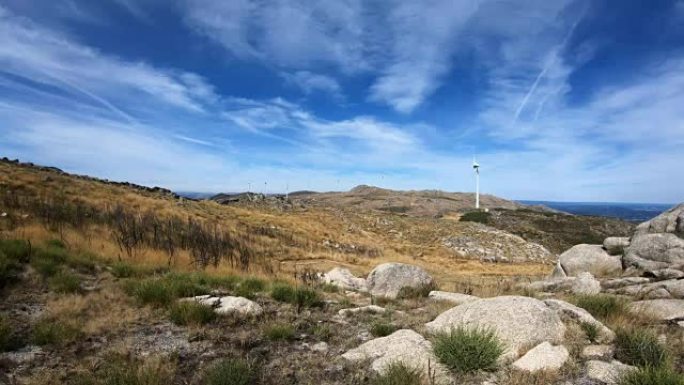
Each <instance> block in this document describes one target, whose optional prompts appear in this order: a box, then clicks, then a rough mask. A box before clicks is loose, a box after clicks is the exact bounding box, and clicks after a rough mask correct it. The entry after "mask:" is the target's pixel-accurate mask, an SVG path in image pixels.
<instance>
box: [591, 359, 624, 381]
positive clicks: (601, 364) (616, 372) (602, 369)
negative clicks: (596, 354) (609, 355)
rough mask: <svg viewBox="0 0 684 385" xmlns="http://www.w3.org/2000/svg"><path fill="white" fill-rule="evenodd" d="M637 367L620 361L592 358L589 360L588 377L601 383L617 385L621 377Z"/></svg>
mask: <svg viewBox="0 0 684 385" xmlns="http://www.w3.org/2000/svg"><path fill="white" fill-rule="evenodd" d="M635 369H636V368H635V367H634V366H630V365H625V364H623V363H622V362H620V361H612V362H605V361H598V360H592V361H588V362H587V377H589V378H590V379H591V380H594V381H597V382H598V383H600V384H606V385H615V384H617V382H618V380H619V379H620V377H622V376H623V375H625V374H626V373H628V372H629V371H630V370H635Z"/></svg>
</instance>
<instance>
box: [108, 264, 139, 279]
mask: <svg viewBox="0 0 684 385" xmlns="http://www.w3.org/2000/svg"><path fill="white" fill-rule="evenodd" d="M111 267H112V275H113V276H115V277H116V278H130V277H133V276H135V275H136V269H135V267H133V266H132V265H131V264H129V263H126V262H122V261H118V262H114V263H113V264H112V266H111Z"/></svg>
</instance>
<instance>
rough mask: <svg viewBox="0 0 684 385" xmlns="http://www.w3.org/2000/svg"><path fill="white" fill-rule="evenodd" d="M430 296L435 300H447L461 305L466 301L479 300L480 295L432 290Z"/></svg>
mask: <svg viewBox="0 0 684 385" xmlns="http://www.w3.org/2000/svg"><path fill="white" fill-rule="evenodd" d="M428 297H429V298H430V299H432V300H435V301H445V302H451V303H453V304H455V305H460V304H462V303H466V302H472V301H477V300H478V299H480V297H476V296H474V295H468V294H461V293H450V292H448V291H438V290H433V291H431V292H430V294H429V295H428Z"/></svg>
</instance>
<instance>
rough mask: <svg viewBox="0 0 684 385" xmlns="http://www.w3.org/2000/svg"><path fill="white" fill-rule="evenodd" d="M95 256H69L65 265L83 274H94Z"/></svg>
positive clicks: (80, 254)
mask: <svg viewBox="0 0 684 385" xmlns="http://www.w3.org/2000/svg"><path fill="white" fill-rule="evenodd" d="M96 260H97V256H96V255H95V254H91V253H78V254H71V255H70V256H69V258H67V260H66V264H67V265H68V266H70V267H72V268H74V269H76V270H78V271H80V272H83V273H94V272H95V271H96V270H97V263H96V262H95V261H96Z"/></svg>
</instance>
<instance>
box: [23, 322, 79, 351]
mask: <svg viewBox="0 0 684 385" xmlns="http://www.w3.org/2000/svg"><path fill="white" fill-rule="evenodd" d="M80 335H81V331H80V330H79V329H77V328H76V327H74V326H72V325H68V324H66V323H65V322H63V321H60V320H53V319H47V318H44V319H41V320H40V321H38V323H36V324H35V325H34V327H33V330H32V331H31V340H32V341H33V343H35V344H36V345H41V346H42V345H65V344H67V343H69V342H71V341H74V340H75V339H76V338H78V337H79V336H80Z"/></svg>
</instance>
